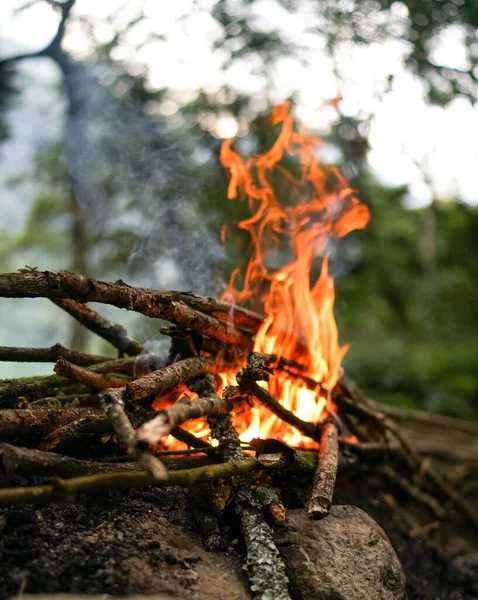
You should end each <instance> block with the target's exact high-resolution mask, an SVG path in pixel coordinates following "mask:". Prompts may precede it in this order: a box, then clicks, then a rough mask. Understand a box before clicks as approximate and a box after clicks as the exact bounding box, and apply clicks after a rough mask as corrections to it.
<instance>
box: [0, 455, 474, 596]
mask: <svg viewBox="0 0 478 600" xmlns="http://www.w3.org/2000/svg"><path fill="white" fill-rule="evenodd" d="M460 468H461V471H460V470H459V469H460ZM453 469H455V471H456V470H457V469H458V472H459V474H460V476H461V477H462V479H463V478H465V479H467V480H470V481H476V474H477V473H476V469H469V468H468V469H466V470H463V467H457V466H454V467H453ZM471 487H473V486H471ZM475 490H476V486H475ZM475 496H476V494H475ZM301 497H304V494H290V493H289V494H287V495H286V497H285V503H286V505H288V506H289V508H298V507H299V506H300V503H301ZM190 500H191V496H190V494H189V493H188V492H187V491H186V490H183V489H179V488H166V489H145V490H130V491H126V492H124V491H123V492H110V493H102V494H98V495H89V496H80V497H78V499H77V503H76V504H72V505H60V504H56V505H49V506H44V507H37V506H29V505H26V506H17V507H11V508H7V509H2V510H0V565H1V567H0V570H1V572H0V597H1V598H11V597H14V596H19V595H20V596H21V594H23V593H25V594H27V593H42V592H43V593H59V592H68V593H83V594H86V593H88V594H112V595H126V594H133V593H139V594H159V593H163V594H166V595H167V596H166V597H171V598H185V599H188V598H191V599H194V600H199V599H201V600H202V599H204V600H209V599H210V600H212V599H218V598H220V599H225V600H233V599H234V600H243V599H244V600H245V599H247V598H251V596H250V592H249V590H248V586H247V580H246V578H245V576H244V573H243V570H242V564H243V551H244V549H243V546H242V542H241V538H240V532H239V530H238V529H237V523H236V521H235V517H234V515H233V512H232V510H231V511H229V512H226V513H225V514H224V515H223V517H222V520H221V527H222V530H221V531H222V536H223V539H224V546H225V545H227V546H228V549H227V550H225V551H222V552H207V551H206V550H205V549H204V547H203V546H202V544H201V541H200V536H199V534H198V531H197V527H196V524H195V522H194V519H193V517H192V513H191V510H190ZM469 500H471V501H473V498H471V497H470V498H469ZM475 500H478V498H476V497H475ZM335 502H336V503H338V504H353V505H356V506H358V507H360V508H362V509H363V510H365V511H366V512H367V513H368V514H369V515H370V516H372V517H373V518H374V519H375V520H376V521H377V522H378V523H379V524H380V525H381V527H382V528H383V529H384V530H385V532H386V533H387V535H388V536H389V538H390V541H391V542H392V545H393V546H394V548H395V550H396V552H397V554H398V556H399V558H400V560H401V563H402V565H403V568H404V571H405V574H406V577H407V594H408V599H409V600H414V599H420V600H442V599H443V600H445V599H448V600H473V599H475V600H476V599H478V543H477V539H476V535H475V533H476V532H473V531H472V529H471V527H470V526H469V525H468V524H467V523H466V522H465V521H464V520H463V518H462V517H461V516H460V515H458V514H457V513H455V512H450V518H448V519H447V520H446V521H445V522H442V523H436V522H434V521H433V517H431V516H430V515H429V514H427V513H426V512H425V511H424V510H423V509H421V508H419V507H417V506H416V504H415V503H413V502H411V501H410V500H408V499H407V498H405V497H403V498H402V497H400V495H398V496H397V494H394V495H392V489H391V488H390V487H387V484H386V483H385V482H384V481H383V480H380V479H378V478H377V477H376V476H374V475H370V476H369V477H364V475H363V473H362V474H357V475H349V476H347V477H342V478H341V479H340V481H339V482H338V485H337V489H336V499H335ZM424 525H425V526H424ZM226 542H227V544H226ZM295 600H296V599H295ZM297 600H300V599H297Z"/></svg>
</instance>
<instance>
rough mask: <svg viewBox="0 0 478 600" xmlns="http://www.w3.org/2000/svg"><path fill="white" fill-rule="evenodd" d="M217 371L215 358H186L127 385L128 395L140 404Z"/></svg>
mask: <svg viewBox="0 0 478 600" xmlns="http://www.w3.org/2000/svg"><path fill="white" fill-rule="evenodd" d="M216 370H217V366H216V359H215V358H213V357H206V356H197V357H193V358H186V359H185V360H181V361H179V362H177V363H174V364H172V365H168V366H167V367H162V368H160V369H158V370H157V371H153V372H152V373H148V375H145V376H144V377H140V378H139V379H136V380H135V381H131V382H130V383H128V384H127V385H126V394H127V396H128V399H129V400H131V401H132V402H139V401H141V400H144V399H145V398H148V397H149V396H151V395H152V394H163V393H164V392H167V391H169V390H171V389H173V388H175V387H176V386H178V385H180V384H181V383H186V382H187V381H189V380H190V379H192V378H193V377H197V376H198V375H204V374H205V373H214V372H215V371H216Z"/></svg>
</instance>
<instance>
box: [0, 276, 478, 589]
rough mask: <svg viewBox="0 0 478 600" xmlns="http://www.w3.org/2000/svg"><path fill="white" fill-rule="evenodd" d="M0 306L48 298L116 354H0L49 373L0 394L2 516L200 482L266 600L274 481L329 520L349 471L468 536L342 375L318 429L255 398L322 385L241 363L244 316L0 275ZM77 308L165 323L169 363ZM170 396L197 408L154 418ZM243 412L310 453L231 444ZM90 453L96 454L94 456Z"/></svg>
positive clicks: (437, 489)
mask: <svg viewBox="0 0 478 600" xmlns="http://www.w3.org/2000/svg"><path fill="white" fill-rule="evenodd" d="M0 296H1V297H5V298H34V297H42V298H49V299H50V300H51V301H52V302H54V303H55V304H56V305H57V306H59V307H60V308H61V309H63V310H65V311H66V312H68V313H69V314H70V315H71V316H72V317H73V318H75V319H76V320H78V321H79V322H80V323H81V324H82V325H84V326H85V327H87V328H88V329H90V330H91V331H93V332H95V333H96V334H97V335H99V336H101V337H102V338H104V339H105V340H107V341H108V342H109V343H111V345H112V346H113V347H114V348H115V349H116V350H117V351H118V358H109V357H106V356H98V355H90V354H84V353H81V352H76V351H73V350H69V349H67V348H64V347H63V346H61V345H60V344H56V345H55V346H52V347H51V348H17V347H0V360H2V361H28V362H54V363H55V366H54V371H55V374H54V375H49V376H45V377H34V378H24V379H12V380H5V381H1V382H0V439H1V440H2V441H4V442H5V443H2V444H1V445H0V460H1V463H2V464H3V472H4V474H5V476H6V480H5V481H6V485H5V482H4V487H2V488H0V506H1V505H11V504H16V503H45V502H61V501H67V502H70V501H73V500H74V497H75V494H77V493H88V492H96V491H98V490H103V489H112V488H130V487H143V486H185V487H193V486H198V485H200V484H201V482H202V483H204V482H206V483H207V484H208V485H209V486H210V491H211V502H212V503H213V504H214V506H215V509H216V511H218V512H221V511H223V510H224V509H225V506H226V505H227V504H229V503H230V502H231V498H233V499H234V509H235V512H236V514H237V516H238V518H239V520H240V523H241V526H242V531H243V535H244V540H245V543H246V548H247V561H246V566H247V570H248V574H249V579H250V582H251V588H252V589H253V591H255V592H257V595H258V596H261V594H262V595H264V594H270V597H274V598H277V599H279V600H280V599H281V598H288V597H289V595H288V592H287V577H286V574H285V567H284V565H283V564H282V561H281V559H280V556H279V553H278V551H277V548H276V547H275V545H274V542H273V535H272V529H271V526H270V525H269V523H270V522H271V521H272V523H274V522H275V523H280V522H283V521H284V519H285V518H286V516H285V509H284V507H283V505H282V502H281V498H280V485H279V484H277V482H278V481H279V482H280V481H281V478H282V479H283V480H285V479H287V478H288V477H290V476H291V475H292V476H293V477H298V476H301V477H303V478H305V481H307V482H308V483H309V486H311V489H312V491H311V493H310V496H309V501H308V514H309V516H310V517H311V518H312V519H320V518H323V517H324V516H326V515H327V514H328V512H329V510H330V507H331V505H332V500H333V494H334V489H335V482H336V477H337V473H339V476H340V473H341V471H342V470H343V469H345V471H346V468H347V467H350V465H361V466H365V467H366V468H367V469H373V470H374V471H375V472H379V473H380V474H381V475H383V476H384V477H385V478H387V479H388V480H390V481H391V482H392V483H393V485H394V486H395V487H396V488H398V489H399V490H400V491H401V492H402V493H406V494H407V495H408V496H410V497H411V498H413V499H414V500H416V501H418V502H420V503H421V504H422V505H423V506H425V507H426V508H427V510H429V511H430V512H431V513H432V514H433V516H434V517H435V518H436V519H444V518H445V516H446V514H447V511H449V510H450V509H451V507H454V508H455V509H458V510H460V511H461V512H462V513H463V514H464V515H465V516H466V518H467V519H468V520H469V521H470V522H471V523H472V524H473V525H474V526H477V520H476V516H475V514H474V513H473V511H472V509H471V508H470V507H469V506H468V504H467V503H466V501H465V500H464V499H463V498H462V497H461V496H460V494H459V493H458V492H457V491H456V490H455V489H454V487H453V486H452V485H451V484H450V483H449V482H448V481H447V480H446V478H445V477H444V476H443V474H441V473H440V472H439V471H438V470H437V469H436V468H434V467H431V466H430V464H429V462H428V463H426V468H424V460H423V458H422V457H421V456H420V455H419V454H418V453H417V452H416V451H415V450H414V449H413V448H412V447H411V446H410V444H409V443H408V442H407V441H406V439H405V438H404V437H403V435H402V434H401V431H400V429H399V428H398V427H397V425H396V424H395V423H394V421H392V419H391V418H389V417H388V416H387V414H386V412H384V411H383V410H381V409H380V410H379V408H378V407H377V405H375V404H374V403H373V402H371V401H370V400H368V399H367V398H365V397H364V395H363V394H362V393H361V392H360V390H359V389H358V388H357V387H356V386H355V385H354V384H353V382H351V381H350V380H349V379H348V378H347V377H346V376H345V375H342V376H341V377H340V380H339V382H338V383H337V385H336V387H335V389H334V390H332V393H331V400H332V405H333V406H335V407H336V410H335V411H334V412H330V413H326V414H325V415H324V418H323V420H322V421H321V422H320V423H312V422H306V421H303V420H302V419H300V418H299V417H298V416H297V415H295V414H294V413H292V412H291V411H289V410H288V409H287V408H285V407H284V406H283V405H282V404H281V403H280V402H279V399H277V398H274V397H272V396H271V394H270V393H269V392H268V391H267V390H265V389H264V388H263V387H262V386H260V385H259V384H258V382H259V381H268V380H269V378H270V377H274V376H275V375H274V373H275V372H276V371H279V372H281V373H282V374H283V375H286V376H287V377H290V378H293V379H300V380H301V381H302V382H303V383H304V384H305V385H307V387H309V388H310V389H312V390H315V391H316V392H317V393H320V392H321V387H320V382H316V381H313V380H311V379H310V378H308V377H307V376H306V374H305V373H306V365H301V364H299V363H296V362H293V361H288V360H285V359H283V358H282V357H280V356H275V355H262V354H258V353H254V352H252V349H253V345H254V335H255V334H256V332H257V330H258V328H259V326H260V324H261V322H262V317H261V316H260V315H258V314H256V313H253V312H251V311H249V310H246V309H243V308H241V307H237V306H234V307H232V306H231V305H229V304H227V303H224V302H219V301H216V300H214V299H212V298H206V297H201V296H197V295H194V294H190V293H181V292H171V291H159V290H152V289H146V288H135V287H131V286H129V285H127V284H126V283H124V282H123V281H121V280H120V281H117V282H115V283H109V282H104V281H98V280H95V279H92V278H90V277H85V276H83V275H79V274H75V273H71V272H66V271H60V272H58V273H52V272H48V271H45V272H39V271H37V270H36V269H29V268H28V269H22V270H21V271H20V272H18V273H9V274H3V275H0ZM87 302H100V303H104V304H110V305H113V306H116V307H119V308H126V309H128V310H133V311H136V312H139V313H142V314H143V315H146V316H148V317H153V318H158V319H164V320H166V321H169V322H170V323H172V325H170V326H163V327H162V328H161V332H162V333H163V334H164V335H166V336H169V338H170V339H171V346H170V351H169V354H168V356H167V357H163V356H159V355H156V354H151V353H148V352H146V351H145V349H144V347H143V345H142V344H141V343H140V342H138V341H137V340H134V339H133V338H131V337H130V336H129V335H128V334H127V332H126V330H125V329H124V328H123V327H122V326H120V325H116V324H113V323H111V322H109V321H107V320H106V319H104V318H103V317H101V316H100V315H99V314H98V313H96V312H95V311H93V310H92V309H91V308H88V307H87V306H85V303H87ZM224 370H229V371H231V370H234V371H235V372H236V373H237V375H236V380H237V385H236V386H229V387H227V388H226V389H225V390H224V392H223V393H222V395H221V396H219V395H217V387H218V386H217V383H216V379H215V375H216V374H217V373H218V372H221V371H224ZM181 386H183V387H184V389H186V391H187V389H189V390H190V391H191V392H195V394H197V396H198V397H197V398H195V399H191V398H190V397H189V396H188V395H186V394H184V395H182V396H180V398H179V400H178V401H177V402H175V403H173V404H170V405H168V406H166V407H165V408H163V409H162V410H159V411H154V410H153V408H152V405H153V402H154V400H155V399H158V398H160V397H161V396H164V395H166V394H169V393H170V392H172V391H173V390H176V389H178V388H180V387H181ZM185 386H187V387H185ZM254 402H259V403H262V404H263V405H265V406H266V407H267V408H268V409H269V410H270V411H271V412H273V413H275V415H277V417H278V418H280V419H282V420H283V421H285V422H287V423H288V424H289V425H290V426H291V427H293V428H295V429H297V430H298V431H300V432H301V434H302V435H303V436H306V437H307V438H310V439H311V440H314V442H317V443H318V448H319V449H318V452H317V451H313V450H303V449H294V448H290V447H288V446H286V445H285V444H284V443H282V442H281V441H280V440H254V441H253V442H251V445H248V444H243V443H241V442H240V440H239V437H238V435H237V432H236V431H235V429H234V427H233V424H232V420H231V417H230V413H231V411H235V410H237V409H239V408H240V409H241V410H247V408H248V406H250V405H251V403H254ZM198 418H206V419H207V422H208V425H209V428H210V433H211V439H213V440H215V442H216V445H215V446H213V445H211V444H210V443H209V442H206V441H205V440H204V439H199V438H197V437H196V436H194V435H192V434H191V433H190V432H188V431H186V430H185V429H184V428H182V427H181V425H182V424H183V423H184V422H186V421H189V420H190V419H198ZM168 435H172V436H173V437H175V438H176V439H178V440H180V441H181V442H183V443H184V444H185V445H186V446H187V447H188V449H187V450H176V451H167V450H166V451H165V450H162V449H161V446H160V443H161V440H162V439H163V438H164V437H165V436H168ZM352 436H354V437H353V438H352ZM351 439H353V440H354V442H353V443H352V442H351ZM85 448H89V449H90V455H89V456H88V457H87V459H85V458H77V457H75V455H76V456H78V453H79V452H80V454H81V452H83V453H84V451H85ZM95 449H96V450H98V449H100V450H98V455H97V456H96V457H95V456H94V455H93V456H92V454H93V453H94V452H95V451H96V450H95ZM254 454H255V456H254ZM176 455H182V456H183V457H184V456H185V455H187V456H188V458H191V457H196V459H199V458H200V459H201V460H200V464H199V465H196V466H194V467H193V468H187V469H184V468H181V464H180V463H178V461H176V462H174V457H175V456H176ZM168 461H169V462H168ZM171 461H173V462H171ZM178 467H180V468H178ZM345 471H344V472H345ZM17 476H21V477H27V478H28V477H31V476H35V477H36V478H38V477H45V478H47V479H46V482H41V483H40V484H38V485H34V486H32V485H21V486H17V487H10V486H9V482H10V481H11V480H12V477H13V478H15V477H17ZM213 537H214V536H213ZM209 538H210V539H209V542H210V543H211V544H212V542H211V539H212V538H211V536H209ZM270 564H273V565H274V577H271V575H270V568H269V567H268V565H270Z"/></svg>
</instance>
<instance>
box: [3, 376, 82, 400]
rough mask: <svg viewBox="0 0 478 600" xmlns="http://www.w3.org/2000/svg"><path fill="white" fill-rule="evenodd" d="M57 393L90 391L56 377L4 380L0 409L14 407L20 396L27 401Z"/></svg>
mask: <svg viewBox="0 0 478 600" xmlns="http://www.w3.org/2000/svg"><path fill="white" fill-rule="evenodd" d="M59 391H62V392H64V393H70V394H74V393H79V394H81V393H84V392H89V391H90V390H89V388H88V387H86V386H82V385H72V383H71V381H70V380H68V379H66V378H65V377H59V376H58V375H46V376H44V377H23V378H19V379H4V380H2V381H0V408H10V407H12V406H15V404H16V401H17V400H18V398H19V397H20V396H26V397H27V398H29V399H30V398H38V397H42V396H45V395H53V394H56V393H58V392H59Z"/></svg>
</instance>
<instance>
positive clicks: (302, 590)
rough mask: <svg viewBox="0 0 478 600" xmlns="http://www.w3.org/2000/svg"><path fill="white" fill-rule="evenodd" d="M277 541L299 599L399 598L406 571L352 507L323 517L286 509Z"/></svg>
mask: <svg viewBox="0 0 478 600" xmlns="http://www.w3.org/2000/svg"><path fill="white" fill-rule="evenodd" d="M276 543H277V546H278V548H279V550H280V553H281V555H282V558H283V560H284V562H285V564H286V567H287V574H288V576H289V578H290V582H291V591H292V592H293V596H297V597H299V598H301V600H401V599H403V598H405V576H404V574H403V571H402V567H401V564H400V561H399V560H398V557H397V555H396V554H395V551H394V549H393V548H392V545H391V544H390V542H389V540H388V538H387V536H386V535H385V533H384V531H383V530H382V529H381V527H380V526H379V525H378V524H377V523H376V522H375V521H374V520H373V519H372V518H371V517H369V516H368V515H367V514H366V513H365V512H363V511H362V510H360V509H359V508H357V507H355V506H333V507H332V509H331V511H330V514H329V515H328V516H327V517H326V518H325V519H323V520H321V521H312V520H311V519H309V517H308V516H307V512H306V511H305V510H289V511H288V513H287V521H286V523H285V525H284V527H283V528H282V529H281V530H280V531H278V532H277V537H276Z"/></svg>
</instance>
